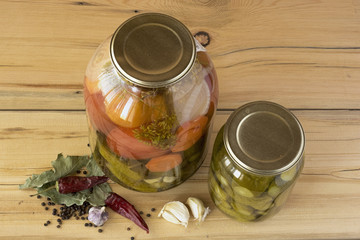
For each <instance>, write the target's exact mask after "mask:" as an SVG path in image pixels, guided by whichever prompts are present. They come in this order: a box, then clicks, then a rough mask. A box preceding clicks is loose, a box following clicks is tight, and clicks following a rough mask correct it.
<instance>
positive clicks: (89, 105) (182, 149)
mask: <svg viewBox="0 0 360 240" xmlns="http://www.w3.org/2000/svg"><path fill="white" fill-rule="evenodd" d="M84 96H85V103H86V113H87V118H88V123H89V129H90V130H89V131H90V133H89V136H90V145H91V150H92V153H93V156H94V158H95V160H96V161H97V163H98V165H99V166H100V167H101V168H102V170H103V171H104V172H105V174H106V175H107V176H109V177H110V178H111V179H112V180H113V181H115V182H117V183H119V184H120V185H122V186H124V187H127V188H129V189H132V190H136V191H141V192H156V191H163V190H166V189H169V188H172V187H174V186H176V185H178V184H180V183H182V182H183V181H185V180H186V179H187V178H189V177H190V176H191V175H192V174H194V173H195V171H196V170H197V169H198V168H199V167H200V165H201V163H202V162H203V160H204V158H205V156H206V151H207V145H208V140H209V136H210V132H211V127H212V122H213V118H214V114H215V111H216V106H217V98H218V84H217V77H216V73H215V70H214V66H213V64H212V62H211V60H210V58H209V56H208V55H207V53H206V51H205V49H204V48H203V47H202V46H201V45H200V44H199V43H198V42H197V41H196V40H195V39H194V37H193V36H192V35H191V33H190V32H189V30H188V29H187V28H186V27H185V26H184V25H183V24H182V23H180V22H179V21H178V20H176V19H174V18H172V17H170V16H167V15H163V14H156V13H149V14H140V15H137V16H135V17H133V18H131V19H129V20H127V21H126V22H124V23H123V24H122V25H121V26H120V27H119V28H118V29H117V30H116V31H115V33H114V34H113V35H112V36H110V37H109V38H108V39H106V40H105V41H104V42H103V43H102V44H101V45H100V46H99V47H98V49H97V50H96V52H95V54H94V55H93V57H92V59H91V60H90V62H89V64H88V67H87V69H86V75H85V80H84Z"/></svg>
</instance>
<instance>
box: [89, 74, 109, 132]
mask: <svg viewBox="0 0 360 240" xmlns="http://www.w3.org/2000/svg"><path fill="white" fill-rule="evenodd" d="M86 84H87V78H86V77H85V87H84V99H85V105H86V110H87V115H88V118H89V121H90V122H91V124H92V125H94V127H95V128H96V129H98V130H99V131H101V132H103V133H105V134H107V133H109V132H110V131H111V129H113V128H114V127H116V125H115V124H113V123H112V122H111V120H110V118H109V117H108V116H107V115H106V112H105V105H104V97H103V96H102V93H101V92H100V91H97V92H95V93H94V94H90V92H89V90H88V85H86Z"/></svg>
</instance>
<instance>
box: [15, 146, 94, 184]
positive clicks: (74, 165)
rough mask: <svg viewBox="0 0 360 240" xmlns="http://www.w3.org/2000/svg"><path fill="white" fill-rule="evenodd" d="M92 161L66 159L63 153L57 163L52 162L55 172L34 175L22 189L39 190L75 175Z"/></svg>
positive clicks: (83, 157)
mask: <svg viewBox="0 0 360 240" xmlns="http://www.w3.org/2000/svg"><path fill="white" fill-rule="evenodd" d="M89 161H90V158H89V156H67V157H64V156H63V155H62V154H61V153H60V154H58V157H57V159H56V160H55V161H53V162H51V165H52V166H53V168H54V170H49V171H45V172H43V173H41V174H39V175H37V174H33V175H32V176H31V177H30V178H28V179H26V182H25V184H22V185H19V188H20V189H26V188H35V187H36V188H38V187H41V186H43V185H44V184H46V183H48V182H53V181H56V180H58V179H59V178H61V177H64V176H67V175H70V174H73V173H75V172H76V171H77V170H79V169H81V168H82V167H84V166H86V165H87V164H88V162H89Z"/></svg>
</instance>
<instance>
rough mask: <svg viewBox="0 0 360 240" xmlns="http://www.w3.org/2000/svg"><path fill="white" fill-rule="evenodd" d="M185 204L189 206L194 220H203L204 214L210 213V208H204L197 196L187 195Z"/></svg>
mask: <svg viewBox="0 0 360 240" xmlns="http://www.w3.org/2000/svg"><path fill="white" fill-rule="evenodd" d="M186 204H187V205H188V206H189V207H190V209H191V213H192V215H193V216H194V218H195V220H198V221H199V222H203V221H204V220H205V218H206V216H207V215H208V214H209V213H210V208H209V207H207V208H205V207H204V203H203V202H202V201H201V200H200V199H198V198H195V197H189V198H188V199H187V201H186Z"/></svg>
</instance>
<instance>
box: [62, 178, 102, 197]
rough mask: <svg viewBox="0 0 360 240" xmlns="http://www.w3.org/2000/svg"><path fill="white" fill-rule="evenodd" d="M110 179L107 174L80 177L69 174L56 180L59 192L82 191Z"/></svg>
mask: <svg viewBox="0 0 360 240" xmlns="http://www.w3.org/2000/svg"><path fill="white" fill-rule="evenodd" d="M107 180H109V178H108V177H105V176H92V177H78V176H69V177H63V178H60V179H59V180H58V181H56V189H57V190H58V192H59V193H62V194H65V193H73V192H80V191H82V190H86V189H89V188H92V187H94V186H96V185H99V184H101V183H104V182H106V181H107Z"/></svg>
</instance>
